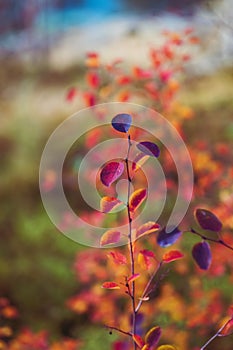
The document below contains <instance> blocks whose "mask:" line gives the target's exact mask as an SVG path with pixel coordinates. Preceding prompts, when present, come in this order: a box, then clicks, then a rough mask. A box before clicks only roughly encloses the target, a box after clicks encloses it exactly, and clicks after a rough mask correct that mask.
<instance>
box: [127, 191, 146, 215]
mask: <svg viewBox="0 0 233 350" xmlns="http://www.w3.org/2000/svg"><path fill="white" fill-rule="evenodd" d="M146 194H147V191H146V189H145V188H140V189H139V190H136V191H134V192H133V193H132V194H131V196H130V198H129V210H130V211H131V212H134V211H136V210H137V208H138V207H139V206H140V205H141V204H142V202H143V201H144V200H145V198H146Z"/></svg>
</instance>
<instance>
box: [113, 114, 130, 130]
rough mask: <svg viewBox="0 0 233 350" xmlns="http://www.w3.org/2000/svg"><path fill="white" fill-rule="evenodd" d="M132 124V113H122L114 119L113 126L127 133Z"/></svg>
mask: <svg viewBox="0 0 233 350" xmlns="http://www.w3.org/2000/svg"><path fill="white" fill-rule="evenodd" d="M131 124H132V117H131V115H130V114H126V113H121V114H117V115H116V116H115V117H114V118H113V119H112V126H113V128H114V129H115V130H117V131H120V132H124V133H127V132H128V130H129V128H130V126H131Z"/></svg>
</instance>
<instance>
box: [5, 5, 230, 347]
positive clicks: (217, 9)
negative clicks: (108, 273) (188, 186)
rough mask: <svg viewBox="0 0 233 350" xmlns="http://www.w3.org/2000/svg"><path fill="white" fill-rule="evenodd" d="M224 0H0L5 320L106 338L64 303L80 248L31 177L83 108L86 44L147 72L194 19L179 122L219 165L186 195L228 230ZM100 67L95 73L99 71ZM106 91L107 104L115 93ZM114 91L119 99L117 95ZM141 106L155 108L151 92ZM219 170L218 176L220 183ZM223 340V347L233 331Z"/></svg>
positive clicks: (55, 333)
mask: <svg viewBox="0 0 233 350" xmlns="http://www.w3.org/2000/svg"><path fill="white" fill-rule="evenodd" d="M232 6H233V3H232V0H216V1H214V0H211V1H204V0H203V1H201V0H196V1H188V0H176V1H169V0H166V1H164V0H163V1H149V0H146V1H143V0H119V1H117V0H109V1H103V0H101V1H94V0H31V1H17V0H0V111H1V124H0V159H1V166H0V169H1V172H0V179H1V181H0V198H1V201H0V230H1V231H0V232H1V244H0V276H1V278H0V297H3V298H7V299H8V300H9V301H10V303H11V304H12V305H14V307H16V309H17V310H18V317H16V318H13V319H12V320H10V321H9V322H10V325H11V326H12V328H13V330H14V334H16V335H17V334H18V333H19V332H20V331H21V330H22V328H24V327H29V328H30V329H31V330H32V331H33V332H38V331H40V330H46V331H48V333H49V336H50V338H51V339H52V340H53V339H54V340H57V339H58V340H59V339H61V338H64V337H73V338H76V337H77V338H80V339H83V341H84V343H85V344H86V345H85V349H88V350H91V349H97V348H98V349H101V348H102V347H101V346H102V345H101V344H103V339H105V340H104V341H105V342H110V340H109V337H108V334H107V333H106V331H105V330H103V329H102V328H101V327H99V326H94V325H91V323H90V320H88V316H87V314H85V313H84V312H83V313H81V312H78V313H75V312H74V311H73V310H71V309H70V308H68V307H67V305H66V301H67V300H68V299H69V298H70V297H71V296H72V295H75V294H76V293H79V291H80V290H81V289H82V286H81V282H80V280H79V279H77V276H76V275H77V274H76V272H75V269H74V262H75V257H76V254H77V252H83V251H84V250H85V247H82V246H79V245H78V244H76V243H74V242H72V241H71V240H69V239H68V238H66V237H65V236H64V235H62V234H60V233H59V232H58V230H57V229H56V228H55V227H54V226H53V224H52V223H51V222H50V220H49V218H48V216H47V214H46V212H45V210H44V208H43V205H42V202H41V199H40V193H39V186H38V169H39V163H40V157H41V154H42V151H43V148H44V146H45V143H46V140H47V139H48V137H49V136H50V134H51V133H52V131H53V130H54V129H55V128H56V126H58V125H59V123H60V122H61V121H62V120H64V119H66V118H67V117H68V116H70V115H71V114H72V113H74V112H76V111H78V110H80V109H81V108H83V107H86V106H90V105H92V102H93V101H92V102H91V101H90V96H89V95H87V94H86V95H85V96H84V98H83V97H82V94H79V92H80V91H84V93H85V91H86V90H87V89H88V87H87V83H86V73H87V70H88V69H89V68H90V66H88V65H87V63H86V54H87V53H89V54H90V53H91V52H92V53H96V52H97V53H98V55H100V57H101V62H102V64H103V65H108V64H111V63H112V62H113V61H114V60H119V59H122V60H123V63H122V65H123V67H124V69H126V71H129V70H130V69H131V68H132V67H139V66H140V67H141V69H147V67H148V64H149V63H148V62H149V53H150V50H151V49H152V48H154V47H159V46H160V45H161V44H162V43H163V35H164V33H165V34H166V31H171V32H175V33H179V32H180V31H184V30H185V28H190V27H191V28H193V33H194V35H195V38H199V39H198V40H196V41H198V44H197V47H196V46H195V47H192V48H188V49H187V52H186V54H189V51H190V52H191V55H192V58H191V59H190V60H188V62H187V63H185V69H184V70H183V71H182V72H181V73H180V75H179V84H180V88H179V91H178V93H177V95H176V97H175V102H176V101H179V103H182V104H185V105H186V106H188V108H189V109H190V110H191V111H192V114H193V115H194V117H192V118H186V119H185V118H184V120H182V122H181V123H180V124H179V125H178V126H180V127H182V130H183V131H184V134H185V140H186V143H187V144H188V146H190V147H191V148H192V150H193V153H195V152H196V153H195V154H199V156H198V157H197V158H195V156H194V158H195V160H196V162H197V163H198V162H199V163H198V164H197V165H199V164H202V165H203V169H204V165H207V168H208V166H209V168H208V169H207V173H208V176H211V175H213V173H211V171H215V170H216V167H214V165H213V164H215V166H217V168H218V167H219V164H221V169H222V173H221V174H219V177H218V178H217V179H215V181H216V182H215V183H212V184H213V186H214V190H213V188H211V189H210V188H208V189H207V187H208V180H207V179H206V178H205V181H206V182H204V180H203V182H201V181H200V182H199V183H198V185H200V186H202V187H203V191H202V192H201V191H200V192H199V193H198V194H196V197H195V201H196V203H198V202H199V203H203V204H204V203H206V204H207V205H210V206H211V205H215V206H216V208H217V211H218V212H219V213H220V215H222V217H224V218H225V217H226V221H227V220H228V221H227V225H228V226H227V227H228V231H229V232H231V230H232V220H233V219H232V213H231V212H230V209H229V208H230V207H231V203H232V198H231V195H230V193H231V189H232V182H231V180H232V177H233V174H232V163H231V160H232V158H231V157H232V143H233V99H232V96H233V61H232V57H233V40H232V37H233V25H232V23H233V21H232ZM194 41H195V40H194ZM178 51H179V47H178ZM94 56H95V54H93V55H92V57H94ZM101 74H102V75H101V78H103V79H104V74H105V73H101ZM94 85H95V84H94ZM97 85H98V84H97ZM132 85H133V83H132ZM73 87H75V89H77V96H76V90H73V95H72V92H71V91H72V90H70V89H72V88H73ZM92 88H93V84H92ZM130 88H131V87H129V91H130ZM116 89H117V88H116ZM68 92H70V95H67V93H68ZM95 93H96V94H97V95H98V86H97V90H95ZM101 93H102V95H103V94H104V92H103V90H101ZM102 95H101V96H102ZM88 96H89V97H88ZM105 96H107V97H106V98H105V100H106V101H108V100H109V98H112V99H114V100H118V99H119V98H120V97H119V96H117V95H114V96H113V95H105ZM120 100H121V101H124V98H123V97H122V95H121V99H120ZM127 100H129V101H130V98H129V97H128V98H127ZM101 101H102V100H101V97H98V102H101ZM133 101H141V100H140V99H139V100H137V98H135V99H134V100H133ZM109 102H110V101H109ZM143 103H144V104H147V103H148V105H152V106H154V107H156V104H155V105H153V104H152V103H151V101H147V100H143ZM160 111H161V112H162V111H163V109H161V110H160ZM195 150H196V151H195ZM198 151H199V152H200V153H197V152H198ZM200 154H202V155H203V154H204V155H205V156H200ZM205 157H206V158H205ZM216 164H217V165H216ZM202 165H200V167H201V166H202ZM210 165H211V166H213V167H212V168H211V167H210ZM197 167H198V166H197ZM203 169H202V170H203ZM213 169H215V170H213ZM198 170H199V169H197V171H198ZM208 171H209V172H208ZM216 171H217V170H216ZM202 173H205V171H204V170H203V171H202ZM202 173H201V174H202ZM223 174H224V175H225V176H226V179H225V180H226V183H225V185H224V184H222V187H221V186H219V182H220V179H222V180H223V177H222V176H223ZM203 176H204V175H203ZM202 179H204V177H203V178H202ZM200 183H201V184H200ZM224 186H225V187H224ZM222 201H224V205H223V206H221V205H220V203H221V202H222ZM226 208H227V209H226ZM224 215H225V216H224ZM231 233H232V232H231ZM224 271H225V274H224V273H223V275H221V274H219V277H216V276H217V275H216V276H215V277H216V278H220V279H221V282H218V283H219V285H221V286H222V289H221V291H222V293H223V297H222V299H223V300H224V303H225V304H224V303H223V305H225V306H226V307H227V305H228V304H229V303H230V302H232V296H231V295H232V278H231V280H230V278H229V276H230V273H232V269H231V268H230V266H228V267H227V268H226V269H225V270H224ZM216 281H217V280H216ZM219 281H220V280H219ZM90 283H91V282H90ZM206 283H207V282H206ZM212 283H213V281H212ZM216 283H217V282H216ZM207 284H208V283H207ZM210 285H211V286H212V285H213V284H210ZM216 285H217V284H215V286H214V287H213V288H216ZM85 288H88V286H86V287H85ZM206 288H207V289H208V288H212V287H210V286H208V285H207V286H206ZM223 309H224V308H223ZM223 309H222V311H223ZM221 316H222V315H219V318H221ZM1 322H3V323H4V322H5V321H3V320H1ZM7 322H8V321H7ZM210 333H211V329H210ZM13 337H14V336H13ZM106 344H107V343H106ZM218 344H220V341H219V343H218ZM222 344H225V347H224V349H225V350H230V349H231V345H230V344H232V338H231V340H229V341H228V340H225V343H224V340H223V343H222ZM106 346H107V345H106ZM109 346H110V345H109ZM221 346H222V345H221ZM106 348H107V347H106ZM217 348H218V347H216V349H217ZM193 349H194V347H193ZM211 349H215V347H214V345H213V347H212V348H211Z"/></svg>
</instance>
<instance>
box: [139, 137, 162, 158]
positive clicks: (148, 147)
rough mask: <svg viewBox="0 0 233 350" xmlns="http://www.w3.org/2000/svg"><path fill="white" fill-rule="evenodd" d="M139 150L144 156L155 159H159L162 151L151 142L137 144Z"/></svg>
mask: <svg viewBox="0 0 233 350" xmlns="http://www.w3.org/2000/svg"><path fill="white" fill-rule="evenodd" d="M137 148H138V149H139V150H140V151H141V152H143V153H144V154H146V155H148V156H151V157H155V158H158V156H159V154H160V150H159V147H158V146H157V145H156V144H155V143H153V142H150V141H143V142H139V143H138V144H137Z"/></svg>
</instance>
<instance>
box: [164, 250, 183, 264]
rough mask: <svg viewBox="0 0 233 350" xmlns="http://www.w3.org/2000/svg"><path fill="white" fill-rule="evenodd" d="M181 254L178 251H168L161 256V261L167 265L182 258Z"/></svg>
mask: <svg viewBox="0 0 233 350" xmlns="http://www.w3.org/2000/svg"><path fill="white" fill-rule="evenodd" d="M183 256H184V255H183V254H182V253H181V252H180V251H179V250H170V252H167V253H165V254H164V255H163V261H164V262H165V263H169V262H171V261H174V260H177V259H181V258H183Z"/></svg>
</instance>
